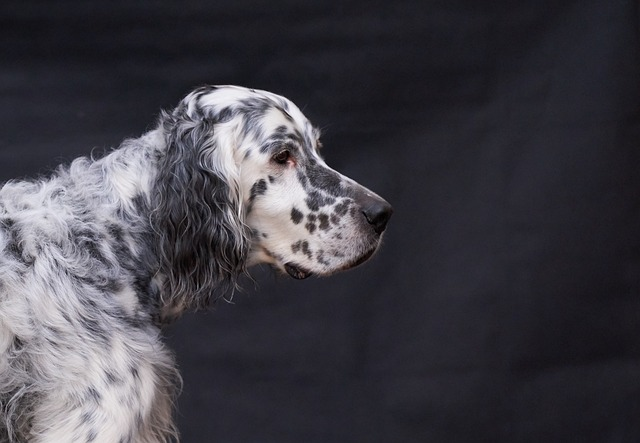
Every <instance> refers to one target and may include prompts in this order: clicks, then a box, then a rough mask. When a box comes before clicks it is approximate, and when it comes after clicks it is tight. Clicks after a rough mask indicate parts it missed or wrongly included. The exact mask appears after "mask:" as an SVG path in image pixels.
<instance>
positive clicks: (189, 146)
mask: <svg viewBox="0 0 640 443" xmlns="http://www.w3.org/2000/svg"><path fill="white" fill-rule="evenodd" d="M194 114H196V115H194ZM161 125H162V127H163V128H164V134H165V137H166V144H167V146H166V152H165V155H164V158H163V159H162V160H161V162H160V167H159V171H158V177H157V181H156V183H157V184H156V186H157V189H156V196H155V197H156V198H157V205H156V207H155V208H154V215H153V217H152V221H153V225H154V229H155V231H156V234H158V235H159V249H158V256H159V260H160V267H161V270H162V271H163V274H164V276H165V278H166V280H165V283H164V284H165V288H164V291H163V292H164V294H163V304H167V305H169V306H172V307H174V308H177V309H179V310H182V309H184V308H196V309H197V308H203V307H206V306H207V305H208V304H209V302H210V300H211V297H212V296H213V295H214V292H215V293H216V294H217V295H222V296H224V295H225V294H226V293H227V292H228V291H233V290H234V289H235V287H236V282H237V278H238V276H239V275H240V274H241V273H242V272H243V271H244V270H245V260H246V257H247V254H248V251H249V247H250V236H249V228H248V227H247V226H246V225H245V223H244V214H243V208H242V202H241V197H240V192H239V185H238V166H237V165H236V164H235V162H234V156H233V149H234V147H233V146H228V145H229V144H232V142H231V141H230V140H226V141H225V142H224V143H221V137H220V136H219V135H218V134H216V132H215V131H216V129H215V126H216V120H215V118H211V117H205V116H204V115H202V114H201V113H199V112H189V113H187V110H186V107H185V106H184V105H181V106H180V107H178V108H177V109H176V110H175V111H174V112H173V113H172V114H166V113H165V114H163V115H162V116H161Z"/></svg>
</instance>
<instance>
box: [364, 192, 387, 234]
mask: <svg viewBox="0 0 640 443" xmlns="http://www.w3.org/2000/svg"><path fill="white" fill-rule="evenodd" d="M362 213H363V214H364V216H365V218H366V219H367V221H368V222H369V224H370V225H371V226H373V230H374V231H376V233H377V234H382V233H383V232H384V230H385V229H386V228H387V223H388V222H389V219H390V218H391V214H393V208H392V207H391V205H390V204H389V203H387V202H386V201H385V200H382V199H380V198H375V199H373V198H371V199H369V201H368V202H367V203H366V204H365V205H363V206H362Z"/></svg>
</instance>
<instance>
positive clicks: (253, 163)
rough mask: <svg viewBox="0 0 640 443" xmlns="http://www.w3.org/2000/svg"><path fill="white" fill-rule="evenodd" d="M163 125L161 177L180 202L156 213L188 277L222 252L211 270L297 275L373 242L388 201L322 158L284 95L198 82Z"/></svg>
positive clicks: (346, 259)
mask: <svg viewBox="0 0 640 443" xmlns="http://www.w3.org/2000/svg"><path fill="white" fill-rule="evenodd" d="M164 127H165V132H166V133H167V134H169V136H168V149H167V152H168V154H167V156H166V159H165V166H166V167H165V168H164V169H165V170H166V171H165V173H164V176H161V177H159V182H162V190H161V191H162V192H164V193H165V194H166V193H172V192H173V193H175V194H176V195H174V198H177V199H178V204H177V206H176V205H174V204H167V205H165V206H166V207H163V208H160V209H159V210H158V211H159V213H160V216H161V217H165V216H167V217H168V218H169V219H170V220H171V221H170V224H172V225H173V228H171V229H173V230H174V231H175V232H173V234H172V239H169V240H168V241H169V242H175V241H177V242H178V243H179V244H181V245H183V247H184V248H186V249H185V250H183V251H181V252H179V257H178V256H176V257H174V259H175V260H174V261H176V260H177V261H185V260H187V262H188V265H186V268H185V269H184V271H189V272H190V274H191V275H194V274H196V273H197V271H195V270H193V269H189V268H193V267H198V266H199V263H198V262H199V261H205V262H219V261H220V260H221V261H222V263H223V264H224V263H226V265H223V268H224V269H210V271H213V272H214V273H215V272H218V273H220V272H224V271H226V272H228V273H234V272H237V271H238V270H239V269H241V268H244V267H245V266H249V265H253V264H258V263H269V264H271V265H273V266H274V267H276V268H278V269H280V270H282V271H285V272H286V273H288V274H289V275H290V276H292V277H294V278H297V279H301V278H306V277H308V276H309V275H312V274H315V275H328V274H331V273H333V272H336V271H340V270H345V269H349V268H351V267H354V266H356V265H358V264H360V263H362V262H363V261H365V260H366V259H368V258H369V257H371V255H372V254H373V253H374V252H375V251H376V249H377V248H378V246H379V244H380V240H381V238H382V235H383V232H384V230H385V228H386V226H387V222H388V220H389V218H390V217H391V214H392V208H391V206H390V205H389V204H388V203H387V202H386V201H385V200H383V199H382V198H381V197H379V196H378V195H376V194H375V193H373V192H372V191H370V190H368V189H366V188H364V187H363V186H361V185H359V184H358V183H356V182H355V181H353V180H351V179H349V178H347V177H345V176H344V175H342V174H340V173H338V172H336V171H335V170H333V169H331V168H330V167H329V166H327V164H326V163H325V162H324V160H323V159H322V157H321V156H320V152H319V151H320V142H319V140H318V138H319V132H318V131H317V130H316V129H315V128H314V127H313V126H312V125H311V124H310V123H309V121H308V120H307V119H306V118H305V116H304V115H303V114H302V112H301V111H300V110H299V109H298V107H296V106H295V105H294V104H293V103H292V102H290V101H289V100H287V99H286V98H284V97H281V96H278V95H275V94H272V93H269V92H266V91H259V90H253V89H246V88H240V87H236V86H220V87H203V88H200V89H197V90H195V91H194V92H192V93H191V94H189V95H188V96H187V97H185V99H184V100H183V101H182V102H181V103H180V105H179V106H178V107H177V108H176V110H174V112H173V113H172V114H171V115H165V116H164ZM161 175H162V172H161ZM170 200H171V198H165V201H167V202H168V201H170ZM193 200H197V202H196V201H193ZM194 217H195V220H194ZM194 247H195V249H196V250H197V249H199V248H204V249H206V250H207V251H202V252H203V254H197V253H195V254H194V252H193V248H194ZM205 252H208V256H207V254H205ZM175 264H178V265H180V266H184V263H182V264H180V263H174V265H175Z"/></svg>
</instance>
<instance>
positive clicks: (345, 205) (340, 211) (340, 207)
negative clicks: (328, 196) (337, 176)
mask: <svg viewBox="0 0 640 443" xmlns="http://www.w3.org/2000/svg"><path fill="white" fill-rule="evenodd" d="M349 206H351V202H350V200H344V201H342V202H341V203H338V204H337V205H335V206H334V208H333V212H334V213H335V214H336V215H338V216H340V217H342V216H343V215H345V214H346V213H347V211H348V210H349Z"/></svg>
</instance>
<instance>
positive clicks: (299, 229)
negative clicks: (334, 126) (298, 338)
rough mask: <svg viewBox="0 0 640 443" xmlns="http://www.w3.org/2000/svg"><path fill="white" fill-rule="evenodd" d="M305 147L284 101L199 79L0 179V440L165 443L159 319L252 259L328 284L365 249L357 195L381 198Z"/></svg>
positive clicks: (297, 116) (170, 390)
mask: <svg viewBox="0 0 640 443" xmlns="http://www.w3.org/2000/svg"><path fill="white" fill-rule="evenodd" d="M318 147H319V144H318V132H317V131H316V130H315V129H314V128H313V127H312V126H311V125H310V124H309V122H308V121H307V119H306V118H305V117H304V116H303V115H302V113H301V112H300V111H299V109H298V108H297V107H295V105H293V104H292V103H291V102H289V101H288V100H287V99H285V98H283V97H280V96H277V95H275V94H271V93H268V92H265V91H256V90H250V89H245V88H239V87H232V86H224V87H209V86H208V87H202V88H199V89H197V90H195V91H194V92H192V93H191V94H189V95H188V96H187V97H185V98H184V99H183V100H182V101H181V103H180V104H179V105H178V106H177V108H176V109H175V110H173V111H172V112H169V113H162V114H161V116H160V119H159V123H158V125H157V126H156V128H155V129H153V130H151V131H150V132H148V133H147V134H145V135H143V136H142V137H140V138H138V139H132V140H127V141H125V142H124V143H123V144H122V145H121V146H120V147H119V148H117V149H115V150H113V151H112V152H111V153H109V154H108V155H106V156H104V157H102V158H100V159H92V158H80V159H77V160H75V161H74V162H72V163H71V165H69V166H66V167H60V168H59V169H58V170H57V171H56V172H55V173H54V174H52V175H50V176H49V177H46V178H41V179H36V180H31V181H11V182H8V183H6V184H5V185H4V186H3V187H2V188H1V189H0V442H7V441H10V442H24V441H28V442H56V443H60V442H67V441H68V442H122V443H125V442H164V441H176V440H177V439H178V435H177V431H176V429H175V426H174V424H173V418H172V404H173V400H174V398H175V395H176V393H177V391H178V390H179V386H180V376H179V374H178V373H177V371H176V369H175V363H174V360H173V357H172V354H171V353H170V352H169V351H168V350H167V349H166V348H165V346H164V345H163V343H162V341H161V336H160V328H161V327H162V325H163V324H166V323H167V322H170V321H172V320H173V319H174V318H176V317H178V316H179V315H180V314H181V313H182V312H183V311H184V310H186V309H198V308H204V307H206V306H207V305H209V304H210V302H212V301H213V300H214V299H215V298H217V297H220V296H225V295H229V294H231V293H232V292H233V289H234V288H235V287H236V284H237V278H238V276H239V275H241V274H242V273H243V272H244V271H245V269H246V268H247V267H248V266H250V265H253V264H256V263H263V262H266V263H270V264H272V265H273V266H274V267H275V268H278V269H280V270H283V271H284V270H285V269H286V270H288V271H289V273H290V274H292V273H293V274H292V275H294V276H297V274H295V273H294V271H291V269H295V270H296V271H295V272H297V273H299V274H300V275H303V274H304V275H305V276H306V275H308V274H311V273H313V274H317V275H328V274H330V273H332V272H335V271H338V270H342V269H346V268H349V267H352V266H354V265H355V264H358V263H359V262H361V261H363V260H364V259H366V258H368V257H369V256H370V255H371V254H372V253H373V251H375V249H376V248H377V246H378V244H379V243H380V238H381V234H382V232H381V229H379V228H380V226H378V228H377V229H376V230H374V229H372V228H371V226H372V221H371V220H370V219H367V217H363V215H362V204H363V203H362V202H363V201H366V202H367V203H366V204H369V205H370V204H371V202H378V203H380V202H384V201H383V200H381V199H380V198H379V197H377V196H375V195H374V194H373V193H371V192H370V191H368V190H366V189H365V188H363V187H361V186H360V185H358V184H356V183H355V182H353V181H352V180H350V179H348V178H346V177H344V176H342V175H340V174H338V173H337V172H335V171H333V170H331V169H330V168H329V167H328V166H326V164H325V163H324V161H323V160H322V159H321V158H320V156H319V154H318ZM283 159H284V161H283ZM389 215H390V209H389ZM387 218H388V217H387ZM384 224H386V220H384ZM382 230H384V226H382Z"/></svg>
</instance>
